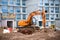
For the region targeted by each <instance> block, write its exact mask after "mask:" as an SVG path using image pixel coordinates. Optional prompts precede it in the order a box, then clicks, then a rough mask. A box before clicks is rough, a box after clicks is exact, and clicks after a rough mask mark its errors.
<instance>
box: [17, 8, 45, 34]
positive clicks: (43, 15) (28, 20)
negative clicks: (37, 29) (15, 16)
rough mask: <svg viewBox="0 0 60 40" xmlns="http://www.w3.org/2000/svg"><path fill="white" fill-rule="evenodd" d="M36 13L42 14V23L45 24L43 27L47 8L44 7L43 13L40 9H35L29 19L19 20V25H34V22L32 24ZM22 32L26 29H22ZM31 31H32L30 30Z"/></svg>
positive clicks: (23, 26)
mask: <svg viewBox="0 0 60 40" xmlns="http://www.w3.org/2000/svg"><path fill="white" fill-rule="evenodd" d="M35 15H42V25H43V27H45V23H46V17H45V10H44V9H43V10H42V13H41V12H40V11H39V10H37V11H34V12H31V13H30V14H29V16H28V18H27V20H20V21H18V26H19V27H22V28H25V27H26V28H28V27H31V25H33V24H32V17H33V16H35ZM22 32H25V30H24V31H22ZM26 32H28V31H26ZM30 33H31V32H30Z"/></svg>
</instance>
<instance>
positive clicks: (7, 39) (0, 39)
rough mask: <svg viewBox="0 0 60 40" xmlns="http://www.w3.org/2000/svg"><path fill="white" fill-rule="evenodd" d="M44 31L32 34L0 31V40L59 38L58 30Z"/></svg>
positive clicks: (56, 39)
mask: <svg viewBox="0 0 60 40" xmlns="http://www.w3.org/2000/svg"><path fill="white" fill-rule="evenodd" d="M46 30H47V31H46V32H44V31H43V30H41V31H40V32H34V33H33V34H30V35H26V34H22V33H20V32H17V33H8V34H2V33H0V40H60V31H52V30H50V29H49V30H48V29H46Z"/></svg>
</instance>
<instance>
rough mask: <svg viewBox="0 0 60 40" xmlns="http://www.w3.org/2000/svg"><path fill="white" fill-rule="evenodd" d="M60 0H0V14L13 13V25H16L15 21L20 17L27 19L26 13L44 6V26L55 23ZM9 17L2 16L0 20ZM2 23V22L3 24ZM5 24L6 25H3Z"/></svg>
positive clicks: (59, 8) (20, 18)
mask: <svg viewBox="0 0 60 40" xmlns="http://www.w3.org/2000/svg"><path fill="white" fill-rule="evenodd" d="M59 4H60V0H43V1H42V0H0V13H2V16H8V15H9V14H14V15H15V18H13V19H12V20H14V22H15V23H14V25H16V27H17V22H18V21H19V20H22V19H24V20H25V19H27V17H28V15H29V14H30V13H31V12H33V11H36V10H41V11H42V7H43V6H44V9H45V10H46V11H47V13H46V20H47V21H46V26H50V25H51V24H55V18H57V17H58V14H59V13H60V11H59V10H60V5H59ZM7 19H11V18H4V19H2V21H3V20H4V21H5V20H7ZM3 24H4V23H2V25H3ZM5 26H6V25H5Z"/></svg>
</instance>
